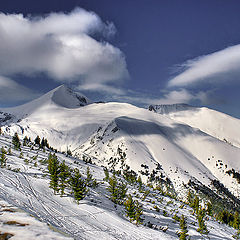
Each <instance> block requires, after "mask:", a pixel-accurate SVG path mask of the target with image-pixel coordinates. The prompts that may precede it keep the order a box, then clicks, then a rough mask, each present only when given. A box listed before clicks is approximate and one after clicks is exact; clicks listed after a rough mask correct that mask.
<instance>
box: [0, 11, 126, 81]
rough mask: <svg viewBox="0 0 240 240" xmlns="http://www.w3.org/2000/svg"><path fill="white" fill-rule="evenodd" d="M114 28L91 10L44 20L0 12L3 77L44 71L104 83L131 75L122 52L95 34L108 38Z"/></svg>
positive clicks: (60, 77)
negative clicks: (101, 40) (95, 36)
mask: <svg viewBox="0 0 240 240" xmlns="http://www.w3.org/2000/svg"><path fill="white" fill-rule="evenodd" d="M115 32H116V29H115V27H114V25H113V24H112V23H103V22H102V21H101V19H100V18H99V17H98V16H97V15H96V14H95V13H92V12H88V11H85V10H84V9H81V8H77V9H75V10H74V11H72V12H71V13H69V14H65V13H50V14H48V15H46V16H44V17H34V18H32V17H24V16H23V15H21V14H4V13H1V14H0V43H1V44H0V74H1V75H2V76H13V75H14V74H18V73H21V74H25V75H29V74H36V73H46V74H48V75H49V76H50V77H51V78H53V79H55V80H57V81H61V82H66V81H78V82H81V83H98V84H105V83H109V82H113V83H115V82H116V81H117V82H118V81H121V80H122V79H124V78H127V77H128V71H127V67H126V61H125V57H124V55H123V53H122V52H121V51H120V50H119V49H118V48H116V47H114V46H112V45H111V44H109V43H107V42H100V41H97V40H96V39H94V38H93V37H92V36H93V35H94V34H98V35H101V36H103V37H110V36H112V35H113V34H115Z"/></svg>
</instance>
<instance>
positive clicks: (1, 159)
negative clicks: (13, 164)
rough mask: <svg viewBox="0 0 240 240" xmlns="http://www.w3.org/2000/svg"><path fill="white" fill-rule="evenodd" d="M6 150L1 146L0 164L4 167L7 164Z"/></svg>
mask: <svg viewBox="0 0 240 240" xmlns="http://www.w3.org/2000/svg"><path fill="white" fill-rule="evenodd" d="M6 153H7V152H6V150H5V149H4V148H3V147H1V153H0V165H1V168H4V167H6V165H7V157H6Z"/></svg>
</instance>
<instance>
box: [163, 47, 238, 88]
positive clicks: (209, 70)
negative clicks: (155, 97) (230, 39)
mask: <svg viewBox="0 0 240 240" xmlns="http://www.w3.org/2000/svg"><path fill="white" fill-rule="evenodd" d="M181 69H183V72H182V73H180V74H179V75H177V76H176V77H174V78H173V79H171V80H170V81H169V82H168V86H169V87H183V86H189V85H193V84H197V83H203V82H207V81H208V82H220V81H222V82H225V81H227V80H233V81H239V77H240V44H239V45H235V46H232V47H228V48H226V49H223V50H221V51H218V52H215V53H212V54H208V55H205V56H201V57H198V58H196V59H193V60H189V61H187V62H186V63H184V64H182V65H181Z"/></svg>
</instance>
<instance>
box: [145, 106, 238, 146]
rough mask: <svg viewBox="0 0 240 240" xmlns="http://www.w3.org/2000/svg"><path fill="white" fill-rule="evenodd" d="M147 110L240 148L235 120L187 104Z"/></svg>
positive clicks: (236, 120)
mask: <svg viewBox="0 0 240 240" xmlns="http://www.w3.org/2000/svg"><path fill="white" fill-rule="evenodd" d="M149 110H150V111H154V112H156V113H159V114H163V115H165V116H168V117H170V118H171V119H173V120H176V121H178V122H182V123H185V124H187V125H189V126H191V127H194V128H199V129H200V130H201V131H203V132H205V133H207V134H209V135H211V136H213V137H216V138H218V139H220V140H222V141H225V142H228V143H229V144H232V145H234V146H237V147H240V120H239V119H237V118H234V117H231V116H229V115H227V114H224V113H221V112H218V111H215V110H212V109H209V108H206V107H192V106H189V105H187V104H172V105H151V106H149Z"/></svg>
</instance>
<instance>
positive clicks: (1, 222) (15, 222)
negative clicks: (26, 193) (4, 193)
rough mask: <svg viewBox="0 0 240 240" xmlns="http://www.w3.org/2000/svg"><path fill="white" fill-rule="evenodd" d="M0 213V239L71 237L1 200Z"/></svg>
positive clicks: (61, 238)
mask: <svg viewBox="0 0 240 240" xmlns="http://www.w3.org/2000/svg"><path fill="white" fill-rule="evenodd" d="M0 213H1V214H0V239H9V238H11V239H12V240H22V239H24V240H32V239H39V240H44V239H51V240H55V239H59V240H67V239H69V240H70V239H72V238H70V237H67V236H64V235H66V234H64V235H63V234H60V233H58V232H56V231H53V229H50V228H49V227H48V226H47V224H46V223H43V222H40V221H38V220H37V219H35V218H34V217H32V216H30V215H29V214H27V213H25V212H23V211H22V210H20V209H18V208H16V207H15V206H13V205H11V204H9V203H8V202H6V201H3V200H0ZM4 237H5V238H4Z"/></svg>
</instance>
